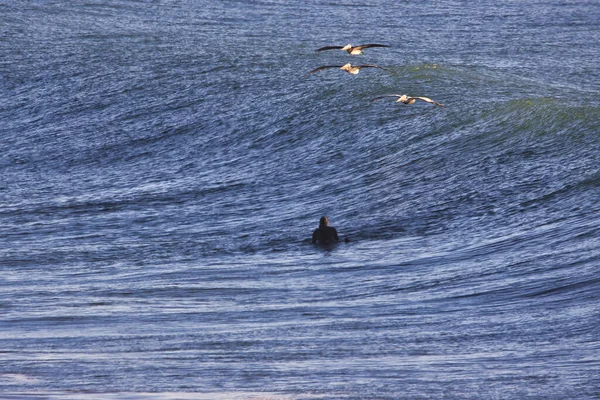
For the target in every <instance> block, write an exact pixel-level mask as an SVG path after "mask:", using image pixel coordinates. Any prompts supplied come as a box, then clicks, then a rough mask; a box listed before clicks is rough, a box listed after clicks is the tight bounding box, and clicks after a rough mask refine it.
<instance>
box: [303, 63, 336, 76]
mask: <svg viewBox="0 0 600 400" xmlns="http://www.w3.org/2000/svg"><path fill="white" fill-rule="evenodd" d="M327 68H342V66H341V65H323V66H322V67H318V68H315V69H313V70H312V71H310V72H309V74H314V73H315V72H318V71H321V70H324V69H327Z"/></svg>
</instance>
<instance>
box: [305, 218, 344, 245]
mask: <svg viewBox="0 0 600 400" xmlns="http://www.w3.org/2000/svg"><path fill="white" fill-rule="evenodd" d="M339 241H340V238H339V237H338V234H337V230H336V229H335V228H334V227H333V226H329V219H328V218H327V217H326V216H322V217H321V219H320V220H319V227H318V228H317V229H315V230H314V232H313V234H312V243H313V244H333V243H337V242H339Z"/></svg>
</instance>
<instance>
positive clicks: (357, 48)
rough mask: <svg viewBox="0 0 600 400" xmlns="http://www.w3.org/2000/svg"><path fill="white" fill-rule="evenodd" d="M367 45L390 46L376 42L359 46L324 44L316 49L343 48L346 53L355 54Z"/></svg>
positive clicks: (360, 52) (367, 46)
mask: <svg viewBox="0 0 600 400" xmlns="http://www.w3.org/2000/svg"><path fill="white" fill-rule="evenodd" d="M369 47H391V46H389V45H387V44H377V43H371V44H361V45H359V46H352V45H350V44H347V45H345V46H325V47H321V48H320V49H317V51H323V50H344V51H347V52H348V54H350V55H352V56H357V55H359V54H363V52H362V50H363V49H367V48H369Z"/></svg>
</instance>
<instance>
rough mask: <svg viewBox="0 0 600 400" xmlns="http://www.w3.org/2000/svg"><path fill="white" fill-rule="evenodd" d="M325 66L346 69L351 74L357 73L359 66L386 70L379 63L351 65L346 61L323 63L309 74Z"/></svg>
mask: <svg viewBox="0 0 600 400" xmlns="http://www.w3.org/2000/svg"><path fill="white" fill-rule="evenodd" d="M327 68H339V69H341V70H343V71H346V72H347V73H349V74H352V75H356V74H358V73H359V72H360V69H361V68H379V69H384V70H386V71H387V69H386V68H383V67H380V66H379V65H375V64H364V65H351V64H350V63H348V64H346V65H324V66H322V67H319V68H315V69H313V70H312V71H310V72H309V74H314V73H315V72H317V71H321V70H323V69H327Z"/></svg>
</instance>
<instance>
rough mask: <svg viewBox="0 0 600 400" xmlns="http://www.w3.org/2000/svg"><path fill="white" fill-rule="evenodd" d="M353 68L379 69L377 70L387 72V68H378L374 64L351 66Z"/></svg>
mask: <svg viewBox="0 0 600 400" xmlns="http://www.w3.org/2000/svg"><path fill="white" fill-rule="evenodd" d="M353 67H354V68H379V69H384V70H386V71H387V68H383V67H380V66H379V65H375V64H364V65H353Z"/></svg>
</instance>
